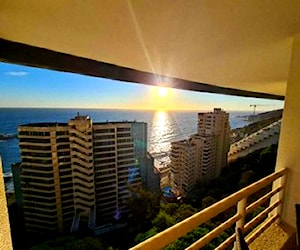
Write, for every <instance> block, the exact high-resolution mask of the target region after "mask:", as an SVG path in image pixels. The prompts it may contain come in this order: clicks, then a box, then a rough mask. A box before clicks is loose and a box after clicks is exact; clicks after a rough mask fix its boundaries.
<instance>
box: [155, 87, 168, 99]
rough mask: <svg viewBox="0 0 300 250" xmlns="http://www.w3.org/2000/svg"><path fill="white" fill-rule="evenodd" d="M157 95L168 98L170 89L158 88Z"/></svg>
mask: <svg viewBox="0 0 300 250" xmlns="http://www.w3.org/2000/svg"><path fill="white" fill-rule="evenodd" d="M157 94H158V96H159V97H162V98H163V97H166V96H167V95H168V88H165V87H158V90H157Z"/></svg>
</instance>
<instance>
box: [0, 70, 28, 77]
mask: <svg viewBox="0 0 300 250" xmlns="http://www.w3.org/2000/svg"><path fill="white" fill-rule="evenodd" d="M28 74H29V72H25V71H7V72H5V73H4V75H7V76H26V75H28Z"/></svg>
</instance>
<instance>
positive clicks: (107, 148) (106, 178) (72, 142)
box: [16, 115, 153, 232]
mask: <svg viewBox="0 0 300 250" xmlns="http://www.w3.org/2000/svg"><path fill="white" fill-rule="evenodd" d="M18 131H19V141H20V143H19V145H20V150H21V158H22V163H21V166H20V168H21V169H20V184H21V185H20V186H21V190H20V192H21V194H22V204H23V205H22V206H23V210H24V217H25V224H26V228H27V230H28V231H35V232H37V231H38V232H49V231H53V232H57V231H60V232H63V231H70V228H71V227H72V228H73V227H74V225H75V226H76V224H78V223H79V219H80V220H81V221H85V222H87V223H88V226H89V227H91V228H93V227H95V226H97V225H105V224H107V223H111V222H112V221H118V220H119V218H120V217H121V215H122V214H123V213H125V212H126V201H127V199H128V197H129V195H130V193H129V187H136V186H139V185H141V184H142V182H141V181H142V179H144V180H146V179H147V176H144V175H145V174H146V173H148V172H149V171H146V170H145V169H144V168H146V166H148V167H149V164H147V159H148V158H147V146H146V145H147V124H146V123H142V122H111V123H110V122H106V123H93V122H92V120H91V119H90V118H89V117H88V116H79V115H77V116H76V117H75V118H74V119H71V120H70V121H69V123H39V124H29V125H22V126H19V128H18ZM150 167H151V166H150ZM152 167H153V166H152ZM16 192H18V190H16Z"/></svg>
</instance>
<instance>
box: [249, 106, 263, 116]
mask: <svg viewBox="0 0 300 250" xmlns="http://www.w3.org/2000/svg"><path fill="white" fill-rule="evenodd" d="M258 106H267V105H260V104H250V108H251V107H253V115H255V110H256V107H258Z"/></svg>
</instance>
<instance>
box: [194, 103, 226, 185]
mask: <svg viewBox="0 0 300 250" xmlns="http://www.w3.org/2000/svg"><path fill="white" fill-rule="evenodd" d="M229 132H230V125H229V114H228V113H226V112H225V111H223V110H221V109H220V108H215V109H214V111H213V112H207V113H198V135H200V136H202V137H204V138H205V139H206V142H205V145H206V149H205V150H204V155H203V157H204V159H206V162H207V163H209V164H211V166H214V167H207V169H206V170H207V171H208V172H205V167H204V169H203V170H204V172H203V173H206V174H207V177H208V179H212V178H215V177H218V176H219V175H220V174H221V170H222V168H223V167H224V166H226V164H227V155H228V151H229V147H230V141H229Z"/></svg>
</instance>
